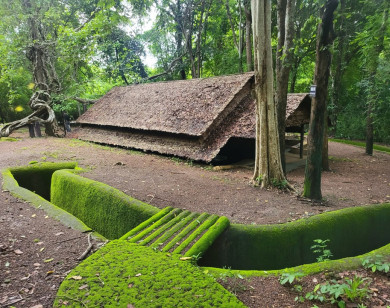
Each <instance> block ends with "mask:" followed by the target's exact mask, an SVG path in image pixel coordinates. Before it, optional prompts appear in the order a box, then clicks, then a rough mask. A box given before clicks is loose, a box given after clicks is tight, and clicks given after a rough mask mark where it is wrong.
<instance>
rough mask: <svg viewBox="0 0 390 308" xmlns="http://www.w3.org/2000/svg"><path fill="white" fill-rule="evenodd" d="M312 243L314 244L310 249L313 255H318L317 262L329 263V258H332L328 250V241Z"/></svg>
mask: <svg viewBox="0 0 390 308" xmlns="http://www.w3.org/2000/svg"><path fill="white" fill-rule="evenodd" d="M313 242H314V243H315V244H314V245H312V246H311V247H310V249H311V250H312V251H313V253H314V254H317V255H318V256H317V262H323V261H329V260H330V258H331V257H332V256H333V254H332V252H331V251H330V249H328V243H329V242H330V240H329V239H327V240H321V239H315V240H314V241H313Z"/></svg>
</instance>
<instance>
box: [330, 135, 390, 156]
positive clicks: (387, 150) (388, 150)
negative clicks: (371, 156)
mask: <svg viewBox="0 0 390 308" xmlns="http://www.w3.org/2000/svg"><path fill="white" fill-rule="evenodd" d="M329 141H333V142H338V143H344V144H351V145H355V146H358V147H363V148H364V147H366V143H365V142H363V141H355V140H346V139H334V138H332V139H329ZM374 150H376V151H381V152H385V153H390V147H386V146H383V145H378V144H374Z"/></svg>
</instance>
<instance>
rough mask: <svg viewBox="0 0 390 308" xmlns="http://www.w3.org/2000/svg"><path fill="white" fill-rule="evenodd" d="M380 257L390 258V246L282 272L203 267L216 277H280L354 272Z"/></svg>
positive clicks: (286, 269)
mask: <svg viewBox="0 0 390 308" xmlns="http://www.w3.org/2000/svg"><path fill="white" fill-rule="evenodd" d="M378 255H381V256H390V244H388V245H386V246H383V247H381V248H379V249H375V250H373V251H370V252H368V253H365V254H362V255H359V256H355V257H348V258H343V259H338V260H330V261H324V262H318V263H311V264H304V265H299V266H295V267H289V268H284V269H280V270H270V271H262V270H232V269H226V268H216V267H202V268H203V269H204V270H205V271H207V272H208V273H209V274H211V275H213V276H215V277H219V276H220V275H221V274H224V273H226V272H229V273H232V274H234V275H238V274H240V275H241V276H244V277H265V276H279V275H282V274H283V273H302V274H304V275H312V274H317V273H321V272H335V273H338V272H342V271H346V270H354V269H357V268H359V267H362V262H363V260H364V259H366V258H368V257H375V256H378Z"/></svg>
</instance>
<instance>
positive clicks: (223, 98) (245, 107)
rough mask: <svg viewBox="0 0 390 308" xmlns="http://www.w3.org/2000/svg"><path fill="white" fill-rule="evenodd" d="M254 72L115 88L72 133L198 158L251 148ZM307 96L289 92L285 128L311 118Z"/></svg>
mask: <svg viewBox="0 0 390 308" xmlns="http://www.w3.org/2000/svg"><path fill="white" fill-rule="evenodd" d="M253 86H254V77H253V73H246V74H238V75H230V76H221V77H212V78H204V79H191V80H178V81H169V82H157V83H147V84H138V85H130V86H125V87H115V88H113V89H112V90H111V91H110V92H108V93H107V94H106V95H105V96H103V97H102V98H101V99H99V100H98V101H97V102H96V103H95V104H94V105H93V106H92V107H91V108H90V109H89V110H87V112H86V113H85V114H83V115H82V116H81V117H80V118H79V119H78V120H77V123H79V124H80V127H79V128H77V129H76V130H75V132H73V133H72V136H73V137H75V138H79V139H82V140H87V141H93V142H97V143H103V144H109V145H116V146H122V147H128V148H135V149H140V150H144V151H153V152H158V153H161V154H168V155H175V156H179V157H184V158H189V159H193V160H198V161H205V162H211V161H213V160H216V159H218V157H227V158H228V159H229V160H236V159H241V158H247V157H250V156H251V155H253V153H254V138H255V112H254V110H255V109H254V108H255V105H254V100H253V98H252V95H251V93H252V90H253ZM310 105H311V99H310V97H309V95H307V94H290V95H289V96H288V106H287V117H286V125H287V130H288V131H294V132H301V131H302V127H303V125H304V124H307V123H309V119H310Z"/></svg>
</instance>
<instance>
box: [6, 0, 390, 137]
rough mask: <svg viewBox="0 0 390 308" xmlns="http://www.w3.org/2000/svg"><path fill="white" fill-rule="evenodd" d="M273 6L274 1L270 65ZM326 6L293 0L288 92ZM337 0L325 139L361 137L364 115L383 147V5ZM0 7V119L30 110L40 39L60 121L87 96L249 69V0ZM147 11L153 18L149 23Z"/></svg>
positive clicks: (307, 75)
mask: <svg viewBox="0 0 390 308" xmlns="http://www.w3.org/2000/svg"><path fill="white" fill-rule="evenodd" d="M279 2H280V1H276V0H274V1H272V49H273V57H274V61H275V62H276V61H277V59H276V54H277V51H278V50H277V49H278V35H279V29H278V23H277V9H278V4H279ZM324 2H325V1H324V0H313V1H307V0H296V9H295V14H294V17H293V31H292V33H293V43H292V47H291V50H290V53H289V57H288V61H284V62H283V65H285V66H289V77H288V79H289V81H288V89H289V92H308V91H309V87H310V85H311V84H312V83H313V78H314V68H315V50H316V36H317V27H318V23H319V10H320V8H321V6H322V5H323V4H324ZM339 2H340V5H339V7H338V8H337V10H336V11H335V24H334V32H335V33H334V34H335V40H334V42H333V44H332V48H331V53H332V57H333V61H332V67H331V75H330V81H329V89H328V91H329V95H328V97H329V101H328V114H329V117H330V120H331V121H330V122H331V127H330V134H333V135H334V136H335V137H341V138H350V139H364V138H365V136H366V124H367V122H366V120H367V116H368V115H369V116H370V117H371V118H372V122H373V134H374V139H375V141H377V142H384V143H390V108H389V107H390V102H389V97H390V80H389V79H390V61H389V60H390V48H389V47H390V46H389V39H388V37H389V31H390V30H389V28H390V27H389V20H388V17H386V12H387V14H388V8H389V1H388V0H374V1H373V0H370V1H368V0H358V1H356V0H340V1H339ZM0 4H1V5H0V16H1V21H0V42H1V43H0V54H1V56H0V123H6V122H10V121H14V120H16V119H19V118H22V117H24V116H26V115H28V114H29V113H31V110H30V107H29V100H30V98H31V96H32V94H33V93H34V91H35V90H36V88H37V85H36V84H35V82H34V80H35V79H34V74H35V73H34V69H33V66H34V65H35V64H34V62H32V61H31V57H30V56H29V55H30V52H31V49H32V46H35V45H34V44H37V43H39V44H40V46H44V50H45V56H46V57H47V59H50V61H49V62H50V65H49V66H48V69H47V70H48V71H50V72H51V73H50V74H49V75H50V76H51V79H50V80H52V81H53V82H54V83H55V84H56V86H55V90H54V89H52V90H51V92H50V94H51V104H52V107H53V109H54V111H55V112H56V114H57V118H59V119H61V112H62V111H66V112H68V113H69V114H70V115H71V117H72V118H76V117H77V116H78V114H79V111H78V103H77V101H76V100H75V98H81V99H87V100H93V99H96V98H98V97H100V96H102V95H104V94H105V93H106V92H107V91H108V90H110V89H111V88H112V87H114V86H118V85H127V84H133V83H139V82H154V81H161V80H175V79H189V78H200V77H210V76H217V75H226V74H234V73H239V72H245V71H249V70H252V69H253V58H252V52H253V50H252V49H253V47H252V37H251V8H250V1H248V0H148V1H143V0H132V1H122V0H109V1H103V0H102V1H98V0H87V1H75V0H66V1H65V0H62V1H61V0H35V1H28V0H16V1H5V0H0ZM27 4H29V5H30V6H29V10H26V7H27V6H26V5H27ZM152 12H154V13H152ZM151 15H156V18H154V20H152V21H149V16H151ZM32 21H34V22H35V24H36V25H37V26H38V28H39V29H40V36H39V42H37V40H38V39H36V38H35V39H34V38H32V36H31V25H32V23H31V22H32ZM149 23H152V24H151V25H148V26H147V24H149ZM144 29H148V30H144ZM146 53H150V54H152V55H153V56H154V57H155V58H156V65H155V66H154V67H148V66H147V65H145V55H146ZM274 67H275V66H274ZM152 76H159V77H158V78H154V77H153V78H150V77H152Z"/></svg>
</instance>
